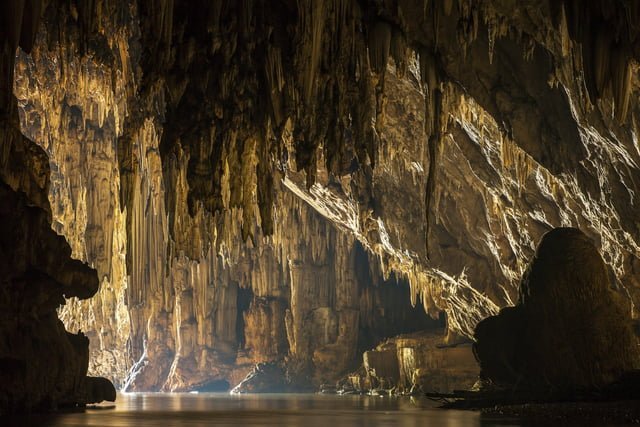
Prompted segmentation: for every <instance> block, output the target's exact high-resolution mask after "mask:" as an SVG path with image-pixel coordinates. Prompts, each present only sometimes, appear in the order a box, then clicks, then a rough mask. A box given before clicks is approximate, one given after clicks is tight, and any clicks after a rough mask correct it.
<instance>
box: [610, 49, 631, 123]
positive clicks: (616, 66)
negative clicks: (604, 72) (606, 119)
mask: <svg viewBox="0 0 640 427" xmlns="http://www.w3.org/2000/svg"><path fill="white" fill-rule="evenodd" d="M610 67H611V80H612V86H613V99H614V102H615V108H616V119H618V121H619V122H620V123H624V122H625V121H626V118H627V112H628V110H629V99H630V97H631V91H632V86H631V78H632V72H631V60H630V58H629V53H628V51H627V50H626V49H625V48H624V47H621V46H617V47H614V48H613V50H612V52H611V66H610Z"/></svg>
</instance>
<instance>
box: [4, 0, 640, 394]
mask: <svg viewBox="0 0 640 427" xmlns="http://www.w3.org/2000/svg"><path fill="white" fill-rule="evenodd" d="M503 3H504V2H499V1H489V2H475V1H459V2H452V1H431V2H422V1H408V0H404V1H397V2H374V1H371V2H346V1H337V0H336V1H326V2H316V1H302V2H290V1H280V2H276V4H272V3H271V2H260V1H257V2H235V1H215V2H210V1H204V0H203V1H189V2H186V1H185V2H179V1H176V2H172V1H157V2H156V1H129V2H112V1H99V0H98V1H96V2H88V3H86V4H85V3H84V2H83V3H82V4H81V3H76V2H66V1H62V0H60V1H51V2H44V3H43V4H44V6H45V11H44V14H43V20H44V22H43V25H41V26H40V27H39V28H40V29H39V31H38V33H37V38H35V45H34V49H33V51H32V52H31V53H30V55H26V54H24V53H20V54H19V56H18V60H17V64H16V73H15V81H14V93H15V95H16V97H17V98H18V100H19V107H20V118H21V129H22V132H23V133H24V134H25V135H26V136H28V137H29V138H31V139H33V140H34V141H36V142H37V143H38V144H39V145H40V146H41V147H42V148H43V149H44V150H45V151H46V154H47V156H48V157H49V160H50V162H51V170H52V172H51V182H52V184H51V188H50V191H49V200H50V202H51V206H52V208H51V210H52V216H53V228H54V230H55V231H57V232H58V233H61V234H63V235H64V236H65V237H66V238H67V241H68V242H69V244H70V246H71V247H72V250H73V256H74V257H75V258H77V259H79V260H83V261H86V262H87V263H89V264H90V265H92V266H93V267H94V268H95V269H96V270H97V271H98V275H99V278H100V282H101V287H100V291H99V293H98V295H97V296H96V297H95V298H93V299H92V300H91V301H88V302H72V303H70V304H67V306H65V307H64V308H63V309H62V310H61V311H60V316H61V318H62V319H64V321H65V323H66V324H67V325H68V326H69V327H70V328H71V329H82V330H83V331H85V333H86V334H87V335H88V336H89V337H90V338H91V365H90V371H91V372H93V373H95V374H99V375H105V376H108V377H110V378H113V379H114V381H115V382H116V383H117V384H118V385H119V386H125V385H126V387H127V388H129V389H131V390H187V389H194V388H200V387H206V385H207V384H211V383H212V382H215V381H219V380H222V379H225V380H228V382H229V383H230V384H235V383H237V381H238V380H239V379H241V378H242V377H243V376H244V375H245V374H246V372H247V370H248V369H249V367H250V365H251V364H253V363H255V362H262V361H275V360H277V361H280V360H283V361H285V364H286V366H288V367H289V369H290V370H291V372H293V373H294V374H296V375H298V376H299V377H301V378H307V379H308V381H310V382H320V381H324V380H331V379H335V378H336V377H337V376H338V375H341V374H343V373H344V372H346V370H348V369H350V368H353V367H354V366H353V365H354V364H357V360H358V359H359V358H360V354H359V353H360V351H361V350H365V349H367V348H371V347H373V345H374V344H375V341H376V340H379V339H381V338H383V337H387V336H391V335H394V334H397V333H400V332H408V331H409V330H417V329H421V328H427V327H429V326H431V325H430V323H429V322H428V321H427V320H426V316H424V313H422V312H421V311H419V310H418V311H415V310H412V309H411V308H410V307H411V303H414V304H417V305H418V306H420V307H419V308H420V310H423V309H424V311H426V312H427V313H428V314H430V315H431V316H432V317H435V318H437V317H438V316H439V314H440V313H442V312H444V313H445V318H446V331H447V332H446V340H447V341H448V342H450V343H455V342H458V341H461V340H464V338H470V337H472V335H473V330H474V328H475V326H476V324H477V323H478V322H479V321H480V320H482V319H483V318H485V317H487V316H490V315H493V314H496V313H497V312H498V309H499V307H503V306H505V305H510V304H513V302H514V301H516V296H517V284H518V281H519V279H520V277H521V275H522V273H523V271H524V269H525V266H526V264H527V261H528V260H529V259H530V258H531V256H532V255H533V253H534V249H535V246H534V244H535V242H536V241H538V240H539V238H540V237H541V236H542V235H543V234H544V232H546V231H548V230H549V229H551V228H552V227H555V226H575V227H578V228H580V229H582V230H583V231H584V232H585V233H586V234H587V235H589V236H590V237H592V238H594V240H595V242H596V246H597V248H598V249H599V250H600V252H601V253H602V256H603V258H604V261H605V262H606V265H607V266H608V267H607V268H608V269H609V271H610V274H611V275H612V277H615V280H614V281H613V285H614V287H616V288H617V290H618V291H619V293H620V294H621V295H622V296H623V297H624V298H626V300H627V301H628V302H630V304H629V306H630V307H631V308H630V309H629V311H631V312H632V314H633V315H634V316H636V317H637V312H636V311H635V304H636V303H637V302H638V299H639V298H640V293H639V292H640V291H639V288H640V284H639V283H638V274H639V272H640V261H639V259H640V247H639V246H638V240H639V238H640V229H639V228H638V222H637V208H636V200H635V197H636V193H637V189H638V183H639V182H640V172H639V171H638V164H639V163H638V162H639V161H640V152H639V149H638V143H637V139H636V135H637V129H636V123H637V120H636V119H637V116H638V113H639V111H638V106H637V103H636V102H634V98H633V97H632V96H631V93H632V92H633V90H634V89H635V88H636V86H637V82H636V78H635V71H634V70H635V59H634V58H636V57H637V55H636V53H635V52H636V44H637V43H636V38H637V34H636V33H637V31H636V29H635V26H634V25H635V24H636V23H637V22H639V21H640V20H639V19H634V17H635V16H636V15H637V13H636V12H634V11H633V10H627V9H626V6H625V5H624V2H615V4H614V5H613V6H611V7H608V5H609V3H608V2H590V6H589V7H584V8H579V7H578V8H576V6H575V4H576V2H560V3H558V4H560V6H559V7H558V5H557V4H556V3H557V2H549V4H548V5H547V4H546V3H544V4H540V2H519V3H518V8H517V10H515V9H514V6H512V5H509V4H503ZM592 3H593V4H594V5H595V4H596V3H597V4H599V5H600V6H603V7H596V6H593V5H592ZM578 9H579V10H578ZM605 9H606V10H610V11H611V12H607V13H605ZM613 24H615V25H613ZM607 28H618V30H617V33H616V34H609V33H608V32H607ZM596 30H597V31H596ZM600 33H602V34H600ZM590 34H596V36H593V39H591V37H592V36H590ZM607 52H612V53H611V55H610V56H608V55H609V53H607ZM385 278H386V279H385ZM385 325H388V326H385ZM411 369H414V370H417V369H419V367H414V368H411ZM414 373H415V372H414ZM406 375H409V374H406ZM411 375H413V373H412V374H411ZM416 375H417V374H416Z"/></svg>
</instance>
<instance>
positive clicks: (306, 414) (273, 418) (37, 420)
mask: <svg viewBox="0 0 640 427" xmlns="http://www.w3.org/2000/svg"><path fill="white" fill-rule="evenodd" d="M436 406H437V404H435V403H433V402H431V401H429V400H423V399H415V398H409V397H401V398H390V397H373V396H324V395H313V394H301V395H295V394H280V395H244V396H231V395H228V394H213V393H211V394H210V393H203V394H150V393H144V394H125V395H119V396H118V401H117V404H116V407H115V408H114V409H89V410H87V411H86V412H79V413H67V414H58V415H55V416H51V415H49V416H35V415H34V416H28V417H26V416H22V417H20V418H16V419H11V420H6V419H4V420H3V419H1V418H0V425H2V426H6V427H9V426H21V427H22V426H52V427H53V426H56V427H57V426H120V427H129V426H136V427H147V426H149V427H151V426H153V427H158V426H169V427H174V426H212V425H220V426H223V425H231V426H233V425H235V426H304V427H314V426H322V427H334V426H363V427H364V426H367V427H369V426H401V427H424V426H436V427H462V426H464V427H467V426H472V427H473V426H502V427H505V426H522V425H524V424H523V423H522V422H521V421H517V420H509V419H500V420H498V419H495V418H494V419H488V418H486V417H482V416H481V415H480V414H479V413H477V412H471V411H453V410H442V409H437V408H436ZM551 424H553V425H555V423H551Z"/></svg>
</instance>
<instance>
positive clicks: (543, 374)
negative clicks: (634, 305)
mask: <svg viewBox="0 0 640 427" xmlns="http://www.w3.org/2000/svg"><path fill="white" fill-rule="evenodd" d="M618 298H619V297H618V296H617V295H616V294H615V293H614V292H613V290H612V289H611V281H610V275H609V271H607V268H606V266H605V264H604V262H603V261H602V258H601V257H600V254H599V253H598V250H597V248H596V247H595V246H594V244H593V242H592V241H591V240H590V239H589V238H588V237H587V236H585V235H584V233H582V232H581V231H580V230H577V229H575V228H557V229H554V230H552V231H550V232H548V233H547V234H545V235H544V236H543V238H542V240H541V241H540V244H539V245H538V248H537V250H536V254H535V257H534V259H533V261H532V262H531V264H530V266H529V268H528V269H527V271H526V272H525V274H524V276H523V278H522V282H521V284H520V300H519V301H518V304H517V305H516V306H515V307H507V308H504V309H502V310H501V312H500V314H499V315H498V316H494V317H489V318H487V319H485V320H483V321H482V322H480V323H479V324H478V326H477V328H476V332H475V338H476V343H475V344H474V350H475V354H476V355H477V358H478V362H479V363H480V367H481V377H482V379H483V380H485V381H486V382H487V383H488V384H492V385H495V386H498V387H509V388H516V389H525V390H527V389H533V390H560V391H565V392H566V391H568V390H569V391H570V390H576V389H578V390H592V389H597V388H599V387H603V386H605V385H608V384H611V383H613V382H614V381H616V380H618V379H619V378H620V377H621V376H622V375H623V374H624V373H626V372H629V371H631V370H633V369H639V368H640V343H639V342H638V339H637V337H636V336H635V334H634V333H633V331H632V327H631V321H630V318H629V316H628V307H626V306H625V304H623V303H622V301H620V300H619V299H618Z"/></svg>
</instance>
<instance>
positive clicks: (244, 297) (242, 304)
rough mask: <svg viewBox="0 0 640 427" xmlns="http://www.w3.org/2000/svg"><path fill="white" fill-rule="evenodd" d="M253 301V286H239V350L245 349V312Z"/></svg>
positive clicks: (237, 302)
mask: <svg viewBox="0 0 640 427" xmlns="http://www.w3.org/2000/svg"><path fill="white" fill-rule="evenodd" d="M251 301H253V290H252V289H251V288H243V287H240V286H238V295H237V301H236V307H237V315H236V316H237V317H236V342H237V343H238V349H239V350H243V349H244V347H245V344H246V337H245V323H244V313H245V312H246V311H247V310H248V309H249V307H250V306H251Z"/></svg>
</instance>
